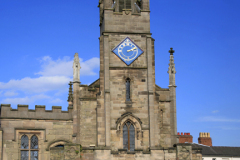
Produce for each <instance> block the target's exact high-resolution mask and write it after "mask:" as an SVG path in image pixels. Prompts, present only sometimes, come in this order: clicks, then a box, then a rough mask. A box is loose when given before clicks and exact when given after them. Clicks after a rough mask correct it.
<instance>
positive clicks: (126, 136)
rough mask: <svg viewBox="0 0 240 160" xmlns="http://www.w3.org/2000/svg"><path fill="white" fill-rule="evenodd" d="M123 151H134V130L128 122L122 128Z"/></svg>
mask: <svg viewBox="0 0 240 160" xmlns="http://www.w3.org/2000/svg"><path fill="white" fill-rule="evenodd" d="M123 149H127V150H128V151H134V149H135V128H134V126H133V124H132V122H130V121H128V122H126V123H125V124H124V126H123Z"/></svg>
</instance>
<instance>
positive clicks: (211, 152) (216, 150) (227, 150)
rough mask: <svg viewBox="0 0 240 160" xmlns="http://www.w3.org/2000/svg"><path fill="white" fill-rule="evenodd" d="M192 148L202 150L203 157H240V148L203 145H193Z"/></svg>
mask: <svg viewBox="0 0 240 160" xmlns="http://www.w3.org/2000/svg"><path fill="white" fill-rule="evenodd" d="M192 148H193V149H197V148H201V149H202V155H203V156H216V157H219V156H221V157H240V147H222V146H212V147H209V146H205V145H201V144H195V143H192Z"/></svg>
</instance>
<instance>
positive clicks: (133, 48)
mask: <svg viewBox="0 0 240 160" xmlns="http://www.w3.org/2000/svg"><path fill="white" fill-rule="evenodd" d="M135 49H137V47H134V48H132V49H130V50H127V52H131V51H133V50H135Z"/></svg>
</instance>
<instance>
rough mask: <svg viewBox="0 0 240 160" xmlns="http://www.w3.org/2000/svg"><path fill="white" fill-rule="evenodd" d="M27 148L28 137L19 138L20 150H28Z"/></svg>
mask: <svg viewBox="0 0 240 160" xmlns="http://www.w3.org/2000/svg"><path fill="white" fill-rule="evenodd" d="M28 146H29V140H28V136H26V135H23V136H22V138H21V149H28Z"/></svg>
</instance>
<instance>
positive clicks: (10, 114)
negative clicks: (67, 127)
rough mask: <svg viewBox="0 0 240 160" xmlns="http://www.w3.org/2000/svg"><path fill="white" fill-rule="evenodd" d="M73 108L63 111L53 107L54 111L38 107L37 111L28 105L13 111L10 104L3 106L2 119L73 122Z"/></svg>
mask: <svg viewBox="0 0 240 160" xmlns="http://www.w3.org/2000/svg"><path fill="white" fill-rule="evenodd" d="M72 110H73V107H72V106H70V107H68V111H62V107H61V106H53V107H52V110H46V107H45V106H42V105H36V106H35V110H31V109H29V108H28V105H18V108H17V109H13V108H12V107H11V105H10V104H1V117H0V118H1V119H34V120H66V121H68V120H72Z"/></svg>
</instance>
